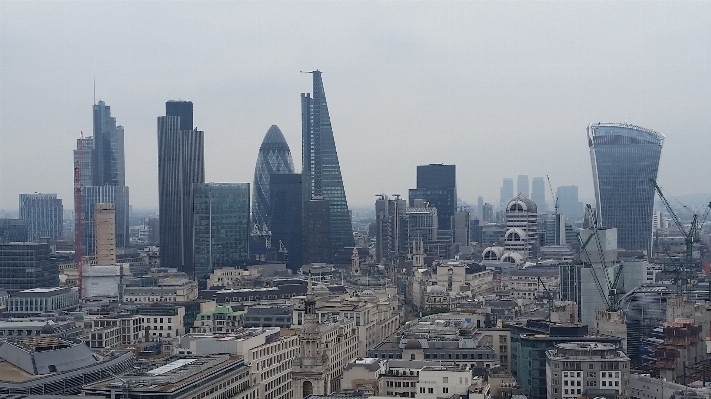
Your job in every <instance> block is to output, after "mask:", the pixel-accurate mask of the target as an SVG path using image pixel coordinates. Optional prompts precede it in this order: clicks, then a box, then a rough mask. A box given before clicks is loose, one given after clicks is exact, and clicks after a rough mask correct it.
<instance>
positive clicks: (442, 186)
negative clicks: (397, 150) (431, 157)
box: [408, 164, 457, 230]
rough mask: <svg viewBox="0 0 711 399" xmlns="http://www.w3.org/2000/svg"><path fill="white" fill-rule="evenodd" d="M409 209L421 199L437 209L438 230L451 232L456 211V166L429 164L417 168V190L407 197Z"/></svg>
mask: <svg viewBox="0 0 711 399" xmlns="http://www.w3.org/2000/svg"><path fill="white" fill-rule="evenodd" d="M408 199H409V203H410V207H414V206H415V200H418V199H422V200H425V201H427V202H429V203H430V206H431V207H433V208H437V217H438V218H439V220H438V225H439V229H440V230H452V218H453V217H454V213H455V212H456V211H457V167H456V165H442V164H430V165H419V166H418V167H417V188H416V189H411V190H410V192H409V195H408Z"/></svg>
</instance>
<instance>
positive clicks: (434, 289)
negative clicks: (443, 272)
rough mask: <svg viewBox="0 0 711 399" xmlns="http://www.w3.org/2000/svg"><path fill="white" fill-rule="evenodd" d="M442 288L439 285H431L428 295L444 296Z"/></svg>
mask: <svg viewBox="0 0 711 399" xmlns="http://www.w3.org/2000/svg"><path fill="white" fill-rule="evenodd" d="M444 292H445V291H444V288H442V287H440V286H439V285H433V286H432V287H430V293H431V294H444Z"/></svg>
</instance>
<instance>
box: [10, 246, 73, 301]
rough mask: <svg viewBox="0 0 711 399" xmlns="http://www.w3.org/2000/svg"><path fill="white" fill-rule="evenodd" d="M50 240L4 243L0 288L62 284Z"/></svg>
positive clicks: (13, 288)
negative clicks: (52, 255)
mask: <svg viewBox="0 0 711 399" xmlns="http://www.w3.org/2000/svg"><path fill="white" fill-rule="evenodd" d="M50 255H51V250H50V248H49V244H46V243H30V242H15V243H10V244H2V245H0V288H1V289H4V290H7V291H9V292H14V291H20V290H28V289H30V288H48V287H56V286H58V285H59V268H58V267H57V264H56V262H54V261H53V260H52V259H50Z"/></svg>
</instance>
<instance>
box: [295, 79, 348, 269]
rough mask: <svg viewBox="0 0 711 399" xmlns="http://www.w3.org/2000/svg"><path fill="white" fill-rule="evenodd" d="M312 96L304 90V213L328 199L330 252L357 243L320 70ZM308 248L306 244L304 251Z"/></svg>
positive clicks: (302, 119)
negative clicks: (313, 201)
mask: <svg viewBox="0 0 711 399" xmlns="http://www.w3.org/2000/svg"><path fill="white" fill-rule="evenodd" d="M311 74H312V75H313V97H312V96H311V94H308V93H302V94H301V129H302V130H301V134H302V136H301V137H302V142H301V143H302V144H301V145H302V165H303V171H302V174H303V187H304V197H303V201H304V215H307V214H308V212H307V206H306V204H307V203H308V202H309V201H310V200H311V199H313V198H322V199H323V200H326V201H328V209H329V220H330V222H329V224H330V245H329V246H330V255H331V256H333V255H334V254H336V253H337V252H338V251H340V250H341V249H343V248H345V247H352V246H354V241H353V226H352V224H351V216H350V211H349V210H348V201H347V200H346V191H345V189H344V188H343V177H342V176H341V166H340V164H339V163H338V153H337V152H336V142H335V140H334V138H333V129H332V127H331V117H330V116H329V114H328V105H327V104H326V93H325V92H324V90H323V80H321V71H318V70H316V71H312V72H311ZM307 250H308V248H304V255H305V256H306V253H307V252H306V251H307Z"/></svg>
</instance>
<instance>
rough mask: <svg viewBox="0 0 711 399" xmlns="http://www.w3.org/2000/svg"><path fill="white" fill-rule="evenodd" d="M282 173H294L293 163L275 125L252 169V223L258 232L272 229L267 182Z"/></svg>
mask: <svg viewBox="0 0 711 399" xmlns="http://www.w3.org/2000/svg"><path fill="white" fill-rule="evenodd" d="M282 173H294V161H293V160H292V158H291V151H290V150H289V144H287V143H286V139H285V138H284V135H283V134H282V132H281V130H279V127H278V126H277V125H272V127H270V128H269V130H268V131H267V134H266V135H265V136H264V140H262V145H261V146H260V147H259V155H258V156H257V165H256V166H255V168H254V186H253V191H252V223H253V224H254V225H256V226H257V227H258V228H259V229H260V230H262V229H263V228H264V226H266V227H267V229H268V230H271V228H272V225H271V219H272V214H271V206H270V204H269V202H270V198H271V197H270V194H269V181H270V178H271V176H272V175H274V174H282ZM299 198H301V196H300V195H299Z"/></svg>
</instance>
